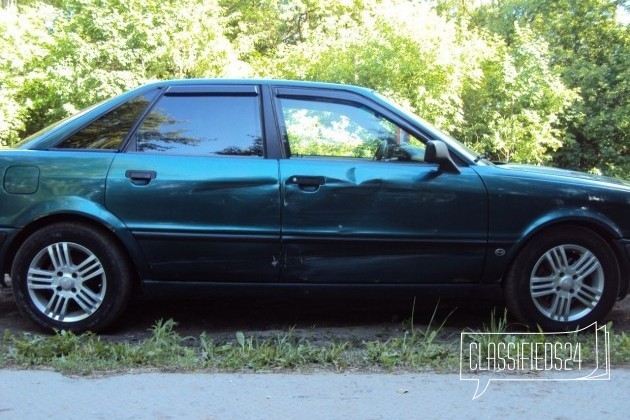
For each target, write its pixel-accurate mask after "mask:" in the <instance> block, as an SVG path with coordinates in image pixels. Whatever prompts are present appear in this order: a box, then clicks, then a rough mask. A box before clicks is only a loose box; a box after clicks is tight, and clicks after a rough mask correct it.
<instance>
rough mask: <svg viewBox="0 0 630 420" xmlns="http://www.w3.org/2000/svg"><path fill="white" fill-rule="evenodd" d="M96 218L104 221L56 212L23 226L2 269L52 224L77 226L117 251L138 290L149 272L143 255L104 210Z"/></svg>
mask: <svg viewBox="0 0 630 420" xmlns="http://www.w3.org/2000/svg"><path fill="white" fill-rule="evenodd" d="M93 204H95V203H93ZM99 216H105V217H102V218H97V217H95V216H94V215H93V213H87V212H83V211H77V210H58V211H55V212H52V213H49V214H45V215H42V216H40V217H38V218H36V219H34V220H32V221H31V222H30V223H28V224H26V225H24V226H23V227H22V228H21V229H20V230H19V232H18V233H17V234H16V235H15V236H14V237H13V239H12V240H11V242H10V243H9V244H8V247H7V252H6V254H5V259H4V261H3V263H4V265H3V266H4V267H5V268H6V269H7V270H8V271H10V269H11V266H12V265H13V260H14V259H15V255H16V253H17V251H18V249H19V248H20V247H21V246H22V244H23V243H24V241H25V240H26V239H27V238H28V237H29V236H30V235H32V234H33V233H34V232H36V231H38V230H40V229H42V228H44V227H46V226H50V225H53V224H55V223H61V222H66V223H67V222H71V223H80V224H83V225H85V226H89V227H91V228H93V229H98V230H99V231H101V232H102V233H104V234H105V235H107V236H108V237H109V238H110V239H111V240H112V241H113V242H114V243H115V244H116V245H117V246H118V247H119V249H120V250H121V252H122V253H123V255H124V256H125V258H127V262H128V264H129V266H130V267H131V268H132V270H133V273H134V277H135V279H136V281H134V287H139V285H140V280H141V279H142V278H143V276H144V273H146V270H148V267H146V266H145V262H144V257H143V254H142V252H141V250H140V248H139V246H138V244H137V242H136V240H135V239H134V238H133V236H132V235H131V233H130V232H129V231H128V230H127V228H126V227H125V225H124V224H123V223H122V222H120V221H119V220H118V219H117V218H115V217H114V216H113V215H111V214H110V213H109V212H106V211H105V210H104V209H103V212H101V213H100V214H99Z"/></svg>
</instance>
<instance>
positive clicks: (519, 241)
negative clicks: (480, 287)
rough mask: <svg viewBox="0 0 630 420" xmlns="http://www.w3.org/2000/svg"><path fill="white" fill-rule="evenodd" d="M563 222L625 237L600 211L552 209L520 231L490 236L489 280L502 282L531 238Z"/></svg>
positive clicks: (609, 236) (602, 233) (606, 236)
mask: <svg viewBox="0 0 630 420" xmlns="http://www.w3.org/2000/svg"><path fill="white" fill-rule="evenodd" d="M561 225H566V226H570V225H579V226H583V227H586V228H589V229H591V230H593V231H595V232H597V233H599V234H600V235H602V236H603V237H604V238H606V239H612V240H618V239H620V238H622V229H621V227H620V226H618V225H617V224H616V223H615V222H614V221H613V220H611V219H610V218H608V217H606V216H605V215H603V214H601V213H598V212H596V211H592V210H590V209H584V208H574V209H559V210H553V211H550V212H548V213H546V214H543V215H541V216H539V217H538V218H536V219H534V220H532V221H530V222H529V223H527V224H525V225H524V226H523V227H522V230H521V231H520V232H517V233H516V234H514V235H513V236H511V237H507V236H505V235H492V234H491V235H490V238H489V242H488V245H489V246H488V251H487V254H486V267H485V273H484V279H486V282H491V283H494V282H499V281H501V279H502V278H503V277H504V276H505V273H506V272H507V270H508V268H509V267H510V265H511V264H512V262H513V261H514V259H515V258H516V256H517V255H518V254H519V253H520V251H521V249H522V248H523V247H524V246H525V245H526V244H527V243H528V242H529V241H530V240H531V239H532V238H534V237H535V236H536V235H538V234H540V233H542V232H544V231H545V230H546V229H548V228H551V227H554V226H561ZM612 245H613V244H612V243H611V246H612Z"/></svg>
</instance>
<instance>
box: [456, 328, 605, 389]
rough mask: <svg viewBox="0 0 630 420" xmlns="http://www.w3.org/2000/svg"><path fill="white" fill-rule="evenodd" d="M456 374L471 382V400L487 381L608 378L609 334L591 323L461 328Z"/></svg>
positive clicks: (486, 386) (486, 385)
mask: <svg viewBox="0 0 630 420" xmlns="http://www.w3.org/2000/svg"><path fill="white" fill-rule="evenodd" d="M589 333H590V334H589ZM560 372H562V374H559V373H560ZM459 378H460V380H463V381H477V389H476V391H475V394H474V395H473V400H474V399H477V398H479V397H481V395H483V393H484V392H486V390H487V389H488V385H490V382H491V381H579V380H610V342H609V332H608V331H607V329H606V326H605V325H604V326H601V327H598V326H597V323H593V324H591V325H590V326H588V327H586V328H582V329H580V330H578V331H573V332H564V333H492V332H486V333H481V332H463V333H462V336H461V348H460V372H459Z"/></svg>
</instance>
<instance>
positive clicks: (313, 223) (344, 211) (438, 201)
mask: <svg viewBox="0 0 630 420" xmlns="http://www.w3.org/2000/svg"><path fill="white" fill-rule="evenodd" d="M275 93H276V108H277V109H278V118H279V120H280V122H281V126H282V132H283V136H284V142H285V145H286V154H287V156H288V158H287V159H284V160H281V161H280V182H281V188H282V189H281V192H282V204H283V205H282V235H283V236H282V238H283V251H284V253H285V258H286V267H285V270H284V272H283V280H284V281H286V282H301V283H371V284H374V283H401V284H402V283H407V284H411V283H425V284H430V283H433V284H438V283H439V284H449V283H474V282H478V281H479V278H480V275H481V270H482V265H483V259H484V254H485V248H486V242H487V228H488V220H487V218H488V211H487V197H486V190H485V188H484V185H483V183H482V181H481V179H480V178H479V176H478V175H477V174H476V173H475V171H473V170H472V169H471V168H469V167H466V166H465V165H462V166H461V168H460V173H443V172H440V171H439V170H438V167H437V165H435V164H428V163H425V162H424V143H425V142H426V141H427V140H429V139H428V138H426V137H424V135H423V134H422V133H421V132H420V131H418V130H417V129H416V128H414V127H413V126H411V125H409V124H408V123H407V122H405V121H404V120H402V119H401V118H400V117H398V116H397V115H395V114H392V113H391V112H390V111H388V110H387V109H384V108H382V107H380V106H379V105H378V104H376V103H375V102H372V101H370V100H368V99H367V98H364V97H363V96H361V95H359V94H355V93H350V92H343V91H328V90H319V89H298V88H277V89H276V91H275Z"/></svg>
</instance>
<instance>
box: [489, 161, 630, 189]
mask: <svg viewBox="0 0 630 420" xmlns="http://www.w3.org/2000/svg"><path fill="white" fill-rule="evenodd" d="M497 167H499V168H501V169H507V170H511V171H518V172H523V173H529V174H532V175H542V176H557V177H563V178H570V179H573V180H582V181H590V182H596V183H600V184H602V183H603V184H612V185H615V186H623V187H627V188H630V182H627V181H622V180H620V179H616V178H610V177H606V176H600V175H593V174H588V173H586V172H579V171H572V170H567V169H559V168H551V167H547V166H535V165H522V164H517V163H505V164H498V165H497Z"/></svg>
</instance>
